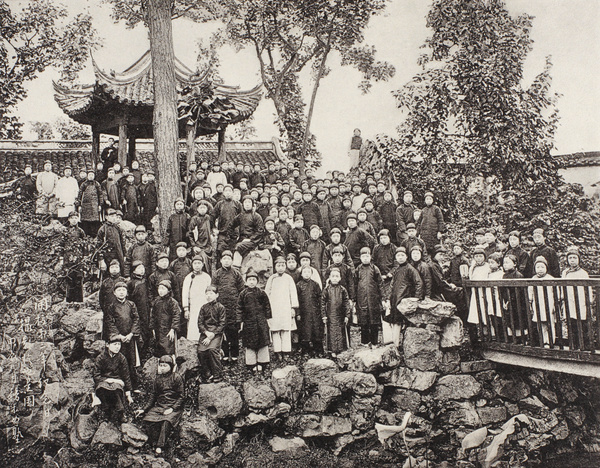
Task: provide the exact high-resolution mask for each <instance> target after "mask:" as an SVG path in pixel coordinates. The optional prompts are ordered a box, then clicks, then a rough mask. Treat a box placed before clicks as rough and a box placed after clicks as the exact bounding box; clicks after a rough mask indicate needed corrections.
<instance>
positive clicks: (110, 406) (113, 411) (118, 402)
mask: <svg viewBox="0 0 600 468" xmlns="http://www.w3.org/2000/svg"><path fill="white" fill-rule="evenodd" d="M96 396H97V397H98V398H99V399H100V402H101V403H102V404H101V405H100V407H101V408H102V411H104V413H105V414H106V416H107V417H108V419H109V420H110V419H113V417H114V418H115V419H116V420H117V422H119V423H120V422H122V421H123V417H124V413H125V404H124V401H123V391H122V390H107V389H105V388H99V389H98V390H96Z"/></svg>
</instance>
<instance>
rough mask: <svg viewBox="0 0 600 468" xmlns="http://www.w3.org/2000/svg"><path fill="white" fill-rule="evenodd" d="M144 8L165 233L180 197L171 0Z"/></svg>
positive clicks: (155, 1) (151, 0)
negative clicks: (148, 36)
mask: <svg viewBox="0 0 600 468" xmlns="http://www.w3.org/2000/svg"><path fill="white" fill-rule="evenodd" d="M147 9H148V10H147V11H148V26H149V29H150V54H151V56H152V72H153V74H154V118H153V133H154V156H155V158H156V172H157V176H158V177H157V182H158V187H157V188H158V207H159V212H160V227H161V232H163V233H164V230H165V228H166V226H167V222H168V220H169V216H170V214H171V212H172V210H173V205H174V203H175V200H176V199H177V198H178V197H181V175H180V171H179V148H178V146H179V145H178V137H179V135H178V126H177V92H176V88H175V52H174V50H173V29H172V24H171V13H172V10H173V0H148V2H147Z"/></svg>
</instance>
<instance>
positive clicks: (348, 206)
mask: <svg viewBox="0 0 600 468" xmlns="http://www.w3.org/2000/svg"><path fill="white" fill-rule="evenodd" d="M342 206H343V207H344V209H346V210H347V209H348V208H350V207H351V206H352V201H351V200H344V201H343V202H342Z"/></svg>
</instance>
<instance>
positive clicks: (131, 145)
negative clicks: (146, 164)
mask: <svg viewBox="0 0 600 468" xmlns="http://www.w3.org/2000/svg"><path fill="white" fill-rule="evenodd" d="M135 159H136V155H135V135H131V136H130V137H129V141H128V149H127V165H128V166H131V163H132V162H133V161H135Z"/></svg>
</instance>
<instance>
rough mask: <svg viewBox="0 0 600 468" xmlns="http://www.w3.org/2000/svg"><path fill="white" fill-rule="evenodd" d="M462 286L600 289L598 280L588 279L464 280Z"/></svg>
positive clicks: (599, 280) (599, 279)
mask: <svg viewBox="0 0 600 468" xmlns="http://www.w3.org/2000/svg"><path fill="white" fill-rule="evenodd" d="M463 284H464V285H465V286H467V287H475V288H491V287H502V286H504V287H511V286H512V287H521V288H525V287H528V286H574V287H575V286H591V287H600V278H589V279H569V278H564V279H563V278H552V279H533V278H519V279H501V280H495V279H494V280H464V282H463Z"/></svg>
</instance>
